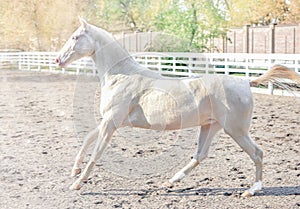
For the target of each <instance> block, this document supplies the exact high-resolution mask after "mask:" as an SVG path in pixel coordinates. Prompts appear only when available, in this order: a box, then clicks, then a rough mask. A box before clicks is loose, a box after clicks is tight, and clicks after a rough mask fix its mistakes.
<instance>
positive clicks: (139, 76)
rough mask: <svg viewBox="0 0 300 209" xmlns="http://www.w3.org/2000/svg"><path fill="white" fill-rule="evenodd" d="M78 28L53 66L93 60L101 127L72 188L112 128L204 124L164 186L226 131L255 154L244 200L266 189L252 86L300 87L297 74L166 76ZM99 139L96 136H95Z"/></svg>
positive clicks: (279, 69)
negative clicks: (253, 127) (285, 83)
mask: <svg viewBox="0 0 300 209" xmlns="http://www.w3.org/2000/svg"><path fill="white" fill-rule="evenodd" d="M79 20H80V23H81V25H80V27H79V28H78V29H77V30H76V31H75V32H74V33H73V35H72V36H71V37H70V38H69V40H68V41H67V42H66V43H65V45H64V47H63V48H62V50H61V52H60V55H59V56H58V58H57V59H56V63H57V64H58V65H59V66H60V67H66V66H67V65H68V64H70V63H71V62H73V61H75V60H78V59H80V58H82V57H85V56H89V57H91V58H92V59H93V61H94V62H95V65H96V68H97V71H98V75H99V78H100V82H101V102H100V113H101V114H102V117H103V119H102V121H101V122H100V125H99V126H98V127H97V128H96V129H95V130H94V131H92V132H91V133H89V134H88V135H87V136H86V138H85V140H84V143H83V146H82V147H81V149H80V150H79V153H78V154H77V156H76V159H75V164H74V166H73V169H72V176H76V175H79V174H80V175H79V177H78V179H77V180H76V181H75V182H74V183H73V184H72V186H71V187H70V189H72V190H78V189H80V188H81V186H82V183H83V181H85V180H86V179H87V178H88V176H89V174H90V172H91V170H92V168H93V166H94V165H95V163H96V161H97V160H98V159H99V158H100V156H101V154H102V153H103V151H104V149H105V147H106V146H107V145H108V143H109V142H110V140H111V137H112V135H113V133H114V131H115V130H116V129H118V128H121V127H124V126H130V127H139V128H144V129H153V130H175V129H184V128H188V127H197V126H198V127H200V129H201V132H200V135H199V138H198V144H197V148H196V151H195V154H194V156H193V158H192V160H191V161H190V162H189V163H188V164H187V165H186V166H185V167H184V168H182V169H181V170H180V171H179V172H177V173H176V174H175V175H174V176H173V177H172V178H171V179H169V180H168V181H166V182H165V183H164V184H163V186H164V187H172V186H173V184H174V183H175V182H178V181H180V180H181V179H183V178H184V177H185V176H186V175H188V174H189V173H190V172H191V171H192V170H193V168H195V167H196V166H198V165H199V163H201V161H202V160H204V159H205V158H206V157H207V154H208V150H209V147H210V145H211V142H212V139H213V137H214V136H215V134H216V133H217V132H218V131H219V130H221V129H223V130H224V132H225V133H226V134H228V135H229V136H231V137H232V138H233V139H234V140H235V141H236V142H237V144H238V145H239V146H240V147H241V148H242V149H243V150H244V151H245V152H246V153H247V154H248V155H249V156H250V158H251V159H252V161H253V162H254V164H255V167H256V178H255V182H254V184H253V186H252V187H250V188H249V189H248V190H246V191H245V192H244V193H243V194H242V196H244V197H246V196H252V195H254V194H255V192H257V191H259V190H261V189H262V160H263V152H262V150H261V149H260V148H259V147H258V146H257V145H256V144H255V142H254V141H253V140H252V139H251V137H250V134H249V128H250V123H251V118H252V111H253V98H252V93H251V90H250V86H256V85H259V84H261V83H263V82H267V81H275V80H276V79H278V78H281V79H282V78H283V79H290V80H293V81H295V82H296V83H298V84H300V76H299V75H298V74H297V73H296V72H294V71H292V70H290V69H288V68H286V67H284V66H281V65H275V66H273V67H272V68H271V69H270V70H268V71H267V72H266V73H265V74H264V75H262V76H260V77H258V78H257V79H255V80H252V81H249V80H245V79H241V78H237V77H233V76H227V75H204V76H203V77H201V78H200V77H199V78H167V77H163V76H161V75H159V74H158V73H156V72H153V71H151V70H149V69H147V68H145V67H143V66H141V65H139V64H138V63H137V62H136V61H134V59H133V58H132V57H131V56H130V55H129V53H128V52H127V51H126V50H125V49H123V48H122V47H121V46H120V44H119V43H118V42H117V41H116V40H115V39H114V38H113V36H112V35H111V34H110V33H108V32H107V31H105V30H103V29H101V28H98V27H96V26H94V25H91V24H89V23H87V22H86V21H85V20H84V19H82V18H79ZM97 135H98V138H97ZM95 140H96V142H95V147H94V148H93V152H92V155H91V157H90V159H89V161H88V163H87V165H86V167H85V169H84V170H83V171H82V172H81V169H80V166H81V164H82V162H83V159H84V155H85V154H86V150H87V148H88V147H89V145H90V144H91V143H92V142H94V141H95Z"/></svg>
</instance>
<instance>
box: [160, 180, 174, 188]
mask: <svg viewBox="0 0 300 209" xmlns="http://www.w3.org/2000/svg"><path fill="white" fill-rule="evenodd" d="M162 187H163V188H165V189H170V188H172V187H173V184H171V183H170V182H169V181H166V182H165V183H163V184H162Z"/></svg>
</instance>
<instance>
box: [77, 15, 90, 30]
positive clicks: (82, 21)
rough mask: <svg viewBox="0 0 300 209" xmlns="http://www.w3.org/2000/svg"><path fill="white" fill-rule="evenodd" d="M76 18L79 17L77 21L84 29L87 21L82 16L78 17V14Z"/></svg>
mask: <svg viewBox="0 0 300 209" xmlns="http://www.w3.org/2000/svg"><path fill="white" fill-rule="evenodd" d="M78 19H79V22H80V24H81V26H82V28H83V29H86V28H87V26H88V23H87V21H86V20H85V19H83V18H82V17H79V16H78Z"/></svg>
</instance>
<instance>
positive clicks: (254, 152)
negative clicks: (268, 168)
mask: <svg viewBox="0 0 300 209" xmlns="http://www.w3.org/2000/svg"><path fill="white" fill-rule="evenodd" d="M232 138H233V139H234V140H235V141H236V142H237V143H238V145H239V146H240V147H241V148H242V149H243V150H244V151H245V152H246V153H247V154H248V155H249V156H250V158H251V159H252V160H253V162H254V163H255V167H256V178H255V183H254V184H253V186H252V187H251V188H250V189H249V190H247V191H245V192H244V193H243V194H242V196H243V197H247V196H252V195H254V194H255V192H257V191H259V190H261V189H262V166H263V164H262V160H263V152H262V150H261V149H260V148H259V147H258V146H257V145H256V144H255V142H254V141H253V140H252V139H251V137H250V136H249V134H248V135H246V136H240V137H232Z"/></svg>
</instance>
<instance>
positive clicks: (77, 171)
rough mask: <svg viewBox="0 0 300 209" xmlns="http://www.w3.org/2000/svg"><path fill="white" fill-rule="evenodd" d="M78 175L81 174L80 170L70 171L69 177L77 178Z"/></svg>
mask: <svg viewBox="0 0 300 209" xmlns="http://www.w3.org/2000/svg"><path fill="white" fill-rule="evenodd" d="M80 173H81V169H80V168H75V169H72V172H71V177H75V176H77V175H78V174H80Z"/></svg>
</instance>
